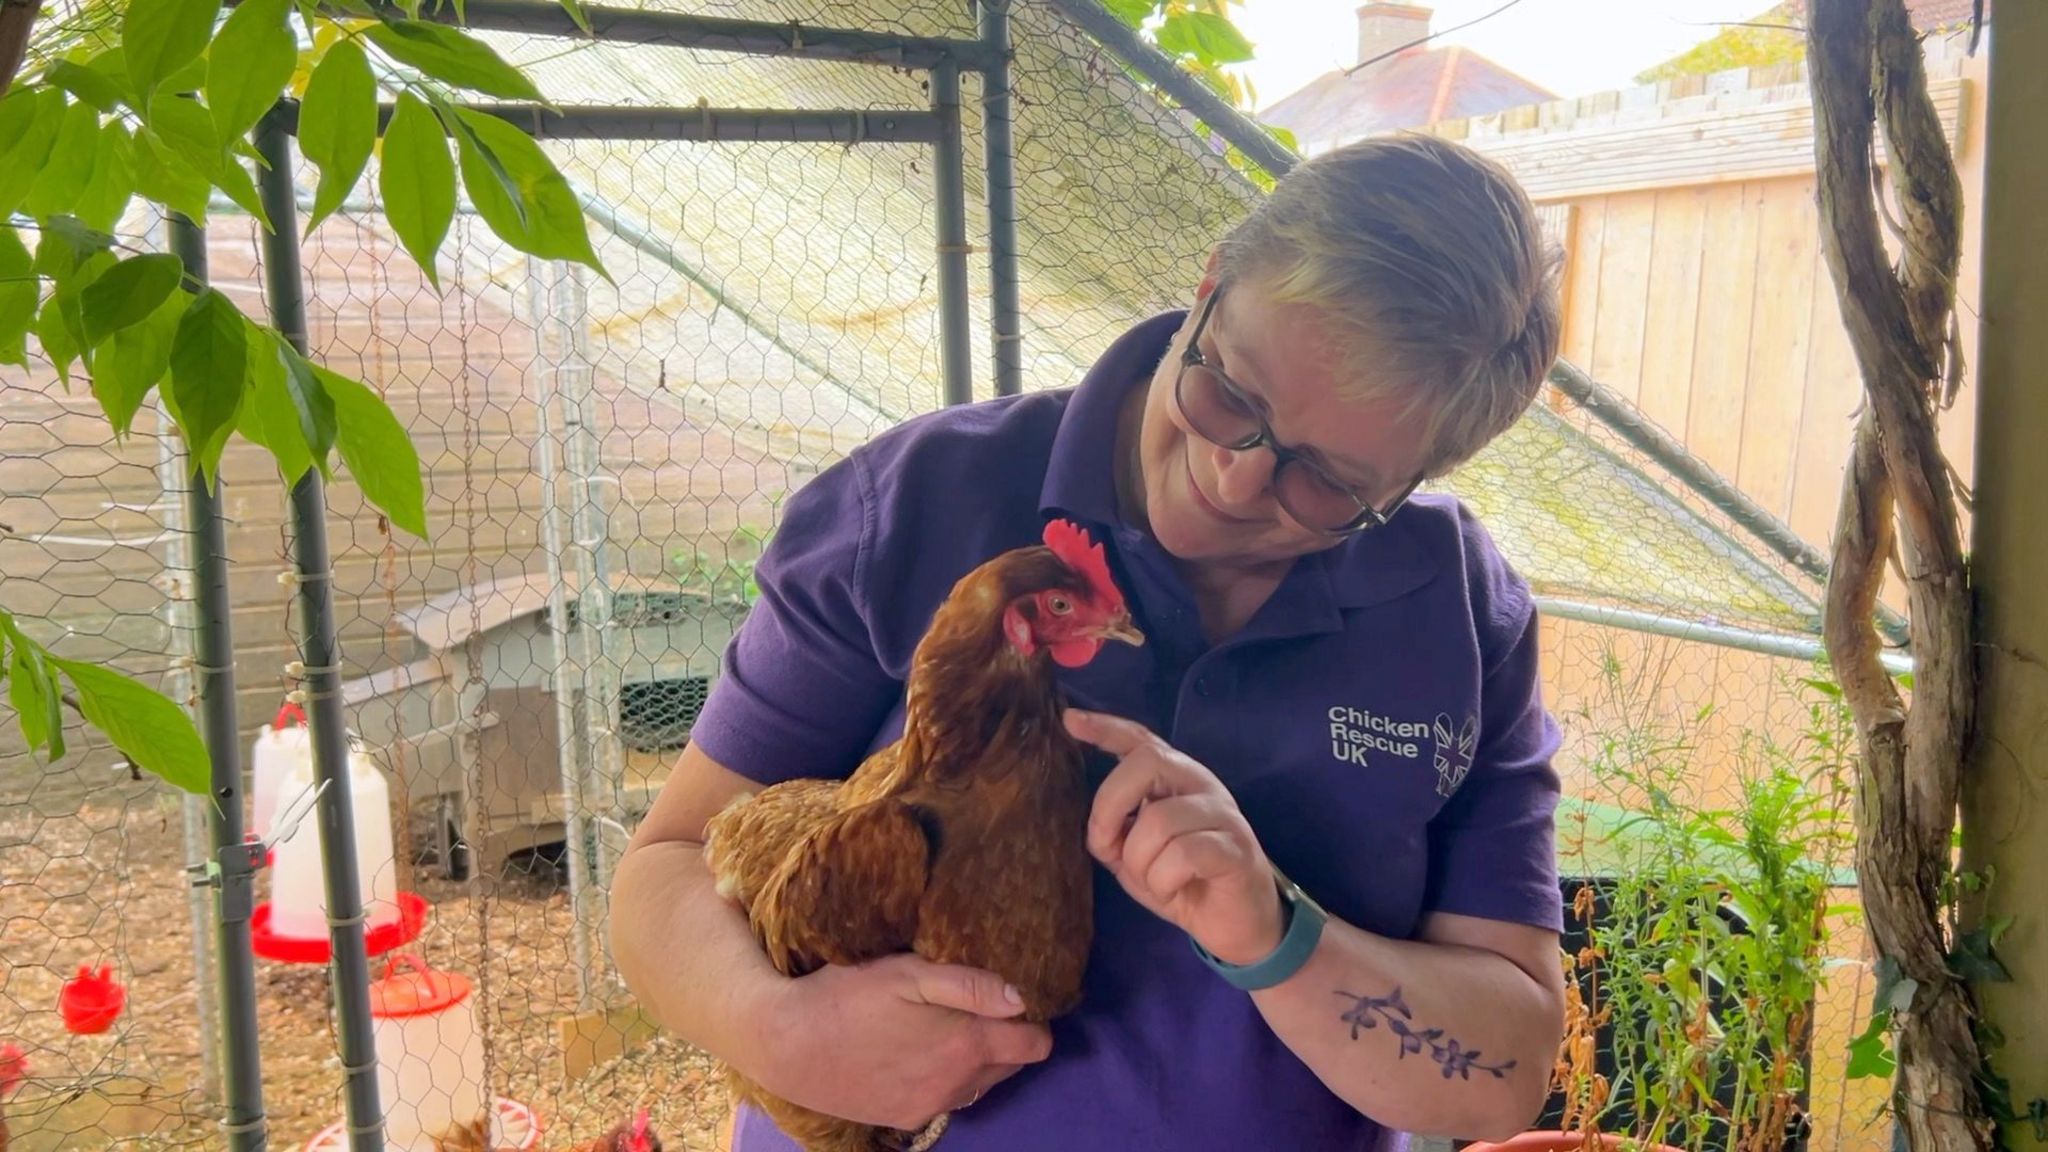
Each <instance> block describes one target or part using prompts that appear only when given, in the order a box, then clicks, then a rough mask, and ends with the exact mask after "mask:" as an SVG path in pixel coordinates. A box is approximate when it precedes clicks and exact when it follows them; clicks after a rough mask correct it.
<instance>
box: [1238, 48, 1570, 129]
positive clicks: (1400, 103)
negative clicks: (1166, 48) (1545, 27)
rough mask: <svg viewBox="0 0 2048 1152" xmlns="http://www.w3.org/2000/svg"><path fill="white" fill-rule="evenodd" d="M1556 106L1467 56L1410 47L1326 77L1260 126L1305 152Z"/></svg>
mask: <svg viewBox="0 0 2048 1152" xmlns="http://www.w3.org/2000/svg"><path fill="white" fill-rule="evenodd" d="M1556 98H1557V94H1556V93H1554V92H1551V91H1550V90H1549V89H1546V88H1544V87H1542V86H1541V85H1538V84H1535V83H1532V82H1530V81H1529V80H1526V79H1524V78H1522V77H1521V76H1517V75H1516V74H1515V73H1513V72H1510V71H1508V70H1507V69H1506V68H1503V67H1501V66H1500V65H1498V64H1496V63H1494V62H1493V61H1491V60H1489V59H1487V58H1486V57H1484V56H1481V55H1480V54H1478V53H1477V52H1473V51H1470V50H1469V49H1465V48H1460V47H1456V46H1451V47H1442V48H1430V47H1416V48H1410V49H1408V50H1406V51H1404V52H1402V53H1400V54H1399V55H1397V56H1394V57H1392V58H1390V59H1388V60H1385V61H1382V62H1381V63H1379V64H1377V65H1374V66H1372V67H1368V68H1363V69H1359V70H1357V71H1346V70H1344V69H1337V70H1335V71H1332V72H1326V73H1324V74H1323V75H1322V76H1319V77H1317V78H1316V79H1315V80H1313V81H1311V82H1310V83H1309V84H1308V85H1307V86H1306V87H1304V88H1302V89H1301V90H1300V91H1297V92H1295V93H1293V94H1292V95H1290V96H1287V97H1286V98H1284V99H1282V100H1280V101H1278V102H1277V103H1275V104H1274V105H1273V106H1272V107H1270V108H1268V109H1266V110H1265V111H1264V112H1261V113H1260V114H1259V118H1260V119H1261V120H1264V121H1265V122H1266V123H1268V124H1274V125H1278V126H1279V127H1282V128H1285V129H1287V130H1288V131H1290V132H1293V133H1294V135H1295V138H1296V139H1298V140H1300V141H1302V142H1303V143H1304V144H1305V145H1306V144H1308V143H1309V142H1312V141H1335V140H1340V139H1342V140H1349V139H1356V138H1358V137H1363V136H1370V135H1376V134H1380V133H1385V132H1398V131H1400V130H1402V129H1404V128H1419V127H1422V126H1423V125H1426V124H1434V123H1436V122H1438V121H1440V120H1457V119H1462V118H1464V117H1467V116H1484V115H1487V114H1488V113H1492V112H1499V111H1501V110H1503V109H1506V108H1514V107H1518V106H1520V105H1523V104H1539V103H1542V102H1544V101H1546V100H1554V99H1556Z"/></svg>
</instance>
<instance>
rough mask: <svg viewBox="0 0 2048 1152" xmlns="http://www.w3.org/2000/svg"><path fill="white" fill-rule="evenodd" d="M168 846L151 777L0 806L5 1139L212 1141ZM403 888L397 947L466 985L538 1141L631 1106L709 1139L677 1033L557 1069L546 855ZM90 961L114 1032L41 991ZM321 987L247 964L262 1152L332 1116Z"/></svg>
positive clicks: (699, 1143)
mask: <svg viewBox="0 0 2048 1152" xmlns="http://www.w3.org/2000/svg"><path fill="white" fill-rule="evenodd" d="M422 841H424V838H422ZM183 851H184V849H183V817H182V809H181V806H180V804H179V802H178V801H177V800H176V799H175V798H171V797H167V796H165V795H164V794H163V793H162V792H161V791H159V790H157V789H154V788H152V787H151V786H150V785H148V784H138V785H134V786H133V787H131V788H126V789H107V788H101V789H97V790H96V791H95V794H94V796H93V797H92V798H91V799H90V800H88V801H87V802H86V803H84V804H83V805H81V806H80V807H79V808H78V809H77V810H76V811H75V812H74V813H71V814H67V815H64V816H61V817H41V816H38V815H37V814H36V813H35V811H34V809H33V807H31V806H29V805H9V806H6V807H4V808H0V1042H6V1041H10V1040H11V1041H14V1042H16V1043H18V1044H20V1045H21V1047H22V1048H24V1049H25V1050H27V1052H28V1053H29V1058H30V1061H31V1063H32V1072H31V1077H30V1080H29V1082H28V1083H27V1084H26V1085H25V1086H24V1087H23V1089H22V1090H21V1091H20V1092H19V1093H17V1095H16V1096H15V1097H14V1098H13V1099H11V1100H10V1101H8V1102H7V1104H6V1115H7V1117H8V1120H9V1124H10V1127H11V1128H12V1129H13V1133H14V1141H13V1145H12V1149H11V1152H45V1150H50V1152H54V1150H56V1149H59V1148H61V1149H66V1150H69V1149H81V1150H89V1149H100V1148H123V1149H129V1148H134V1149H160V1148H213V1147H219V1146H221V1137H220V1134H219V1132H218V1129H217V1128H216V1127H215V1117H214V1113H213V1112H212V1110H211V1108H210V1106H209V1104H208V1103H207V1102H206V1101H205V1100H204V1099H203V1097H202V1096H201V1095H200V1094H199V1093H198V1092H196V1091H195V1090H194V1089H193V1087H192V1086H193V1085H196V1084H197V1083H198V1082H199V1079H200V1065H199V1049H200V1044H199V1035H200V1033H199V1024H198V1015H197V1013H198V1005H199V998H198V995H197V988H196V985H195V982H194V979H193V971H194V961H193V948H192V933H191V916H190V912H189V905H188V900H187V884H186V879H185V876H184V874H183V872H182V870H181V865H182V860H183ZM411 886H412V887H413V888H414V889H415V890H417V891H418V892H419V893H420V894H421V895H422V896H424V897H425V898H426V899H427V900H428V901H429V903H430V905H431V907H432V912H431V916H430V920H429V923H428V926H427V929H426V931H425V932H424V933H423V934H422V936H421V938H420V939H419V940H418V941H416V942H415V943H414V944H413V945H412V946H410V949H409V950H412V951H416V952H418V953H420V954H421V955H423V956H424V957H425V958H426V959H427V961H428V962H429V963H430V964H432V965H434V966H436V967H450V968H454V969H457V970H459V971H462V972H464V973H466V974H468V975H470V976H471V977H472V979H473V980H474V982H475V983H476V986H477V999H478V1008H479V1013H480V1016H481V1018H482V1020H483V1021H484V1031H485V1035H486V1037H487V1043H488V1048H489V1052H490V1056H489V1059H490V1063H491V1065H492V1068H493V1075H492V1080H493V1082H494V1084H495V1085H496V1093H497V1094H498V1095H500V1096H507V1097H510V1098H512V1099H515V1100H518V1101H521V1102H523V1103H525V1104H527V1105H529V1106H530V1107H532V1108H533V1109H534V1111H535V1112H536V1113H537V1114H538V1115H539V1118H540V1121H541V1125H542V1134H541V1143H540V1144H539V1145H538V1147H541V1148H548V1149H555V1148H565V1147H569V1146H572V1145H574V1144H576V1143H577V1142H579V1141H582V1140H587V1139H590V1138H591V1137H594V1136H596V1135H598V1134H599V1133H601V1132H603V1131H604V1130H605V1129H606V1128H608V1127H609V1126H610V1125H611V1124H612V1123H613V1122H614V1121H615V1120H617V1119H619V1118H620V1117H623V1116H626V1115H629V1114H630V1113H631V1111H632V1109H633V1108H634V1107H636V1106H639V1105H645V1106H646V1107H647V1108H648V1109H649V1110H650V1112H651V1114H652V1117H653V1122H654V1125H655V1127H656V1129H657V1130H658V1131H659V1132H661V1134H662V1135H663V1137H664V1139H665V1141H666V1143H667V1146H668V1147H669V1148H671V1149H684V1150H690V1152H698V1150H710V1149H714V1148H716V1147H717V1146H718V1145H717V1137H716V1133H717V1131H718V1128H719V1126H720V1125H721V1124H722V1122H723V1120H724V1118H725V1110H726V1100H725V1093H724V1090H723V1088H722V1086H721V1085H720V1084H719V1082H718V1078H717V1074H716V1072H715V1069H714V1067H713V1065H712V1064H711V1062H710V1061H709V1060H708V1059H707V1058H706V1057H705V1056H704V1055H703V1054H702V1053H700V1052H697V1051H695V1050H694V1049H692V1048H690V1047H689V1046H688V1045H686V1044H682V1043H680V1042H677V1041H673V1040H670V1039H668V1038H666V1037H657V1038H655V1039H654V1040H653V1041H651V1042H649V1043H646V1044H643V1045H641V1046H640V1047H638V1048H636V1049H635V1050H633V1051H631V1052H629V1053H627V1054H625V1055H624V1056H622V1057H619V1058H617V1059H615V1060H612V1061H610V1062H609V1063H604V1064H600V1065H598V1066H597V1067H595V1068H594V1069H592V1070H591V1071H589V1072H588V1073H587V1074H585V1075H583V1076H582V1077H580V1078H579V1079H578V1080H577V1081H576V1082H575V1083H565V1082H563V1079H562V1074H561V1071H560V1060H559V1049H558V1041H557V1039H556V1036H557V1020H558V1019H559V1018H560V1017H563V1016H566V1015H570V1014H573V1013H574V1012H575V1011H576V1001H577V987H576V984H577V981H576V979H575V965H574V961H573V960H572V959H571V953H570V946H569V943H568V941H569V939H570V933H569V927H570V912H569V901H568V894H567V890H566V883H565V882H564V881H563V879H562V877H561V875H560V873H559V870H558V869H557V868H556V867H555V866H554V865H553V864H552V863H551V862H550V861H548V860H546V859H538V858H527V859H524V860H521V859H518V858H515V859H514V860H512V861H510V862H507V863H506V864H505V866H504V868H503V869H502V871H501V872H500V873H499V875H497V876H496V877H494V878H492V880H491V881H489V882H487V883H483V882H480V883H479V884H477V885H475V886H472V885H469V884H460V883H454V882H450V881H447V880H445V879H443V878H441V876H440V874H439V872H438V871H437V870H435V869H433V868H431V867H422V868H420V869H418V870H417V873H416V876H415V879H414V881H413V883H412V885H411ZM484 940H488V941H489V946H488V949H486V948H485V947H483V946H482V945H481V943H480V942H482V941H484ZM486 952H488V964H487V965H486V964H485V962H484V955H485V953H486ZM88 961H89V962H93V963H100V962H110V963H112V964H113V965H114V967H115V969H116V973H117V976H118V978H120V979H121V980H123V981H124V982H126V983H127V985H128V989H129V1001H128V1006H127V1009H126V1011H125V1012H124V1013H123V1015H122V1016H121V1018H120V1019H119V1020H118V1021H117V1023H116V1025H115V1027H114V1028H113V1029H112V1030H111V1031H109V1032H106V1033H103V1034H99V1035H88V1036H74V1035H71V1034H69V1033H67V1032H66V1031H64V1029H63V1026H62V1023H61V1020H60V1018H59V1016H58V1014H57V1012H56V1010H55V1006H56V1002H57V996H58V991H59V988H60V986H61V984H62V982H63V980H65V979H66V978H67V977H69V976H71V975H72V974H73V972H74V971H75V970H76V967H77V965H78V964H79V963H82V962H88ZM373 965H375V967H376V969H377V971H379V972H381V965H380V964H376V963H375V961H373ZM329 984H330V982H329V978H328V974H327V970H326V969H325V968H324V967H296V966H290V965H283V964H277V963H272V962H270V961H265V960H258V961H257V969H256V987H257V997H258V1007H257V1012H258V1019H259V1021H260V1026H261V1032H262V1040H261V1055H262V1062H263V1081H264V1099H265V1105H266V1107H267V1109H268V1113H269V1118H270V1122H271V1126H270V1137H271V1139H270V1146H271V1147H273V1148H279V1149H289V1148H294V1147H297V1146H298V1145H300V1144H301V1143H302V1142H303V1141H306V1140H308V1139H309V1138H311V1137H312V1136H313V1135H314V1134H315V1133H317V1132H318V1131H320V1130H321V1129H323V1128H325V1127H326V1126H327V1125H329V1124H332V1123H334V1122H335V1121H337V1120H338V1119H340V1117H341V1115H342V1103H341V1083H342V1081H341V1076H340V1071H339V1069H340V1062H339V1058H338V1054H337V1052H336V1049H335V1041H334V1034H333V1030H332V1027H331V1014H330V1011H329V1007H328V1006H329V1004H330V1002H331V995H330V987H329Z"/></svg>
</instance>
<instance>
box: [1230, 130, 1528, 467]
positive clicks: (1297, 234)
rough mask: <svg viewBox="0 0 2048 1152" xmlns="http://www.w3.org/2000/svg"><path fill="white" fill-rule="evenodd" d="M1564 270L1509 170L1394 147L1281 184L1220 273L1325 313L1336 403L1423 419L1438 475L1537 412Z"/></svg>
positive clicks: (1458, 154) (1412, 138)
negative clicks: (1335, 356)
mask: <svg viewBox="0 0 2048 1152" xmlns="http://www.w3.org/2000/svg"><path fill="white" fill-rule="evenodd" d="M1562 262H1563V255H1562V252H1561V251H1560V250H1559V249H1558V247H1557V245H1556V244H1555V243H1554V242H1552V241H1549V240H1547V239H1546V238H1545V237H1544V236H1543V235H1542V234H1541V227H1540V225H1539V224H1538V221H1537V217H1536V209H1535V205H1534V204H1532V203H1531V202H1530V200H1529V197H1528V194H1527V193H1526V192H1524V191H1523V190H1522V187H1521V185H1519V184H1517V183H1516V182H1515V179H1514V177H1512V176H1510V175H1509V174H1508V172H1507V170H1506V169H1504V168H1502V167H1501V166H1500V165H1499V164H1497V163H1495V162H1493V161H1492V160H1489V159H1487V158H1486V157H1484V156H1481V155H1480V154H1478V153H1477V152H1474V151H1472V150H1471V149H1469V148H1466V147H1464V146H1462V145H1459V144H1455V143H1452V142H1451V141H1449V140H1444V139H1441V138H1439V137H1435V136H1426V135H1420V134H1402V135H1396V136H1385V137H1376V138H1372V139H1368V140H1362V141H1359V142H1357V143H1354V144H1349V145H1346V146H1344V147H1341V148H1337V149H1333V150H1332V151H1329V152H1325V153H1322V154H1320V155H1318V156H1315V157H1313V158H1311V159H1309V160H1306V161H1304V162H1303V163H1301V164H1300V165H1298V166H1296V167H1295V168H1294V169H1293V170H1291V171H1290V172H1288V174H1287V175H1286V176H1284V177H1282V178H1281V179H1280V181H1279V182H1278V183H1277V184H1276V185H1275V186H1274V189H1273V192H1272V194H1271V195H1269V196H1267V197H1266V198H1265V199H1264V200H1263V201H1261V202H1260V204H1259V205H1258V206H1257V207H1256V208H1254V209H1253V210H1252V212H1251V214H1250V215H1249V216H1247V217H1246V218H1245V219H1244V220H1243V221H1241V222H1240V223H1239V224H1238V225H1237V227H1235V228H1234V229H1232V230H1231V232H1230V233H1229V235H1227V236H1225V237H1224V239H1223V241H1222V244H1221V246H1220V252H1219V256H1218V264H1217V273H1218V276H1219V277H1220V280H1221V282H1222V283H1223V284H1225V285H1229V284H1236V283H1242V282H1248V281H1251V282H1257V283H1258V284H1260V285H1261V286H1262V287H1263V288H1265V289H1266V290H1267V291H1268V292H1270V293H1271V294H1272V296H1273V298H1274V299H1276V300H1278V301H1281V302H1287V303H1298V304H1304V305H1307V306H1309V307H1311V308H1313V309H1314V310H1316V311H1317V312H1318V313H1319V314H1321V316H1322V317H1323V319H1324V320H1325V321H1326V322H1327V323H1329V324H1330V325H1331V326H1332V328H1333V331H1332V332H1331V335H1332V337H1333V338H1334V339H1335V340H1336V342H1337V344H1338V346H1339V348H1340V349H1341V352H1340V356H1341V357H1342V359H1341V360H1340V365H1341V367H1342V370H1343V372H1344V375H1345V379H1346V380H1348V381H1350V382H1351V383H1350V385H1349V386H1347V387H1346V388H1345V394H1346V395H1347V396H1350V397H1352V398H1354V399H1358V400H1379V399H1384V398H1388V397H1399V398H1402V399H1405V400H1406V401H1408V404H1409V409H1408V410H1409V411H1411V412H1420V413H1422V414H1423V422H1424V429H1425V432H1424V435H1425V437H1426V442H1427V443H1428V445H1429V452H1428V456H1427V457H1426V458H1427V460H1428V461H1429V464H1428V474H1429V475H1430V476H1431V477H1436V476H1441V475H1443V474H1445V473H1447V472H1449V471H1451V470H1452V469H1454V468H1456V467H1457V466H1458V465H1460V464H1462V463H1464V462H1465V461H1466V460H1468V459H1470V458H1471V457H1472V456H1474V455H1476V454H1477V453H1478V452H1479V450H1480V449H1482V448H1484V447H1485V446H1486V445H1487V444H1488V443H1489V442H1490V441H1492V440H1493V438H1494V437H1496V436H1498V435H1500V434H1501V433H1502V432H1505V431H1506V430H1507V429H1508V428H1509V426H1511V425H1513V424H1514V423H1515V421H1517V420H1519V419H1521V417H1522V414H1523V412H1525V411H1526V410H1527V409H1528V407H1529V404H1530V403H1531V402H1532V401H1533V400H1535V398H1536V393H1537V391H1538V389H1540V388H1541V386H1542V383H1543V378H1544V375H1545V374H1546V373H1548V372H1549V370H1550V366H1551V364H1552V363H1553V362H1554V361H1555V360H1556V359H1557V354H1558V345H1559V343H1560V341H1561V340H1562V338H1563V334H1562V328H1563V324H1562V318H1561V313H1562V306H1561V302H1560V299H1559V287H1558V281H1559V278H1560V276H1559V270H1560V268H1561V266H1562Z"/></svg>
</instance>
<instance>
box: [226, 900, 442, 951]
mask: <svg viewBox="0 0 2048 1152" xmlns="http://www.w3.org/2000/svg"><path fill="white" fill-rule="evenodd" d="M426 926H427V900H426V897H424V896H421V895H420V894H419V893H417V892H400V893H399V894H398V919H396V920H394V921H391V922H389V923H385V924H379V925H377V926H376V927H374V928H371V929H370V930H369V931H368V932H366V933H364V934H363V947H364V948H365V950H367V951H368V952H369V954H370V955H372V956H381V955H383V954H384V953H386V952H389V951H391V950H392V949H394V948H403V947H404V946H405V945H407V944H410V943H412V942H413V941H414V940H417V939H419V935H420V931H421V930H422V929H424V928H425V927H426ZM249 943H250V946H251V950H252V951H254V952H255V953H256V954H257V955H258V956H261V957H263V958H264V959H265V960H275V961H277V962H278V963H280V964H325V963H327V962H328V960H330V959H331V958H332V948H331V947H330V945H329V944H328V940H327V937H325V936H279V935H277V934H276V933H274V932H272V931H271V930H270V902H269V901H268V900H266V901H264V902H263V903H261V904H258V905H256V910H255V912H253V913H252V914H251V915H250V916H249Z"/></svg>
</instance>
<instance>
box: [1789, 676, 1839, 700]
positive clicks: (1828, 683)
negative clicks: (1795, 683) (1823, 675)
mask: <svg viewBox="0 0 2048 1152" xmlns="http://www.w3.org/2000/svg"><path fill="white" fill-rule="evenodd" d="M1799 682H1800V683H1801V684H1804V685H1806V686H1807V687H1808V688H1811V689H1813V690H1814V691H1815V692H1818V693H1820V694H1821V695H1823V696H1826V697H1827V698H1829V699H1830V700H1840V699H1841V698H1842V686H1841V685H1840V684H1837V683H1835V682H1834V681H1832V680H1822V679H1820V678H1819V677H1817V676H1808V677H1802V678H1801V679H1800V681H1799Z"/></svg>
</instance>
